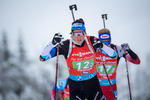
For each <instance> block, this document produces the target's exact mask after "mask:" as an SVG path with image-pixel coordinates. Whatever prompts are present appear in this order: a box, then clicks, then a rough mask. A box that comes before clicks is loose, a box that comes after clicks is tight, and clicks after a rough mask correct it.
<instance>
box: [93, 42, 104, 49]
mask: <svg viewBox="0 0 150 100" xmlns="http://www.w3.org/2000/svg"><path fill="white" fill-rule="evenodd" d="M93 47H94V48H102V47H103V43H102V42H101V41H100V40H98V41H96V42H95V43H94V44H93Z"/></svg>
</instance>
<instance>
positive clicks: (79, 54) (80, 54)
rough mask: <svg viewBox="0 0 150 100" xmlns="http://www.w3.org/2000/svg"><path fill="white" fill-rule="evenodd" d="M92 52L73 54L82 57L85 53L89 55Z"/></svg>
mask: <svg viewBox="0 0 150 100" xmlns="http://www.w3.org/2000/svg"><path fill="white" fill-rule="evenodd" d="M91 53H92V52H90V51H89V52H83V53H82V52H79V53H76V54H72V56H79V57H82V56H84V55H88V54H91Z"/></svg>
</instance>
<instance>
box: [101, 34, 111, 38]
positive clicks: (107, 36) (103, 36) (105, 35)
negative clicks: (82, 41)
mask: <svg viewBox="0 0 150 100" xmlns="http://www.w3.org/2000/svg"><path fill="white" fill-rule="evenodd" d="M108 38H109V35H107V34H104V35H101V39H108Z"/></svg>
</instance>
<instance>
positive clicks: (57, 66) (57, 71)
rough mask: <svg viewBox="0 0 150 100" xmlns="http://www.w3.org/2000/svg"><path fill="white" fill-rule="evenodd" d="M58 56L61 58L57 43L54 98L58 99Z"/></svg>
mask: <svg viewBox="0 0 150 100" xmlns="http://www.w3.org/2000/svg"><path fill="white" fill-rule="evenodd" d="M58 58H59V44H58V45H57V58H56V75H55V98H54V100H56V87H57V73H58Z"/></svg>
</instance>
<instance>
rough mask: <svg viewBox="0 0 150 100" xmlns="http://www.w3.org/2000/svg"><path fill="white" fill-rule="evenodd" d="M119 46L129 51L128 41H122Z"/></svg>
mask: <svg viewBox="0 0 150 100" xmlns="http://www.w3.org/2000/svg"><path fill="white" fill-rule="evenodd" d="M121 47H122V49H123V50H124V51H129V50H130V47H129V45H128V43H123V44H121Z"/></svg>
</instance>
